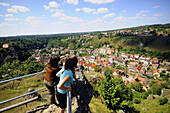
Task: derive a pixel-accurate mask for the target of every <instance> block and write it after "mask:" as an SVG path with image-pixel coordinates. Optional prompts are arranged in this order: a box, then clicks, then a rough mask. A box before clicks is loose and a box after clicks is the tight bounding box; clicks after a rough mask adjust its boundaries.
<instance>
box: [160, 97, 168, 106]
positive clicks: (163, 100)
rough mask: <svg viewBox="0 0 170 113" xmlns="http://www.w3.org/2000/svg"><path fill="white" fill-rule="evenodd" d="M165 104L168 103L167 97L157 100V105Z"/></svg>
mask: <svg viewBox="0 0 170 113" xmlns="http://www.w3.org/2000/svg"><path fill="white" fill-rule="evenodd" d="M167 102H168V99H167V97H163V98H161V99H159V104H160V105H164V104H166V103H167Z"/></svg>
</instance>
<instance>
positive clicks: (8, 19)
mask: <svg viewBox="0 0 170 113" xmlns="http://www.w3.org/2000/svg"><path fill="white" fill-rule="evenodd" d="M4 20H6V21H17V20H18V18H5V19H4Z"/></svg>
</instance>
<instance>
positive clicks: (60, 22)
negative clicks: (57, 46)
mask: <svg viewBox="0 0 170 113" xmlns="http://www.w3.org/2000/svg"><path fill="white" fill-rule="evenodd" d="M63 23H64V22H63V21H58V22H53V23H51V24H53V25H56V24H63Z"/></svg>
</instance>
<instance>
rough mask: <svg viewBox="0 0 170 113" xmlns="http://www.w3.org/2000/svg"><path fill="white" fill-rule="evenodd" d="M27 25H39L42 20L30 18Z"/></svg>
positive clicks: (27, 19)
mask: <svg viewBox="0 0 170 113" xmlns="http://www.w3.org/2000/svg"><path fill="white" fill-rule="evenodd" d="M25 22H26V23H29V24H32V25H37V24H39V23H40V20H39V19H38V18H37V17H33V16H29V17H27V18H26V20H25Z"/></svg>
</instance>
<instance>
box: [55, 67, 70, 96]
mask: <svg viewBox="0 0 170 113" xmlns="http://www.w3.org/2000/svg"><path fill="white" fill-rule="evenodd" d="M65 76H70V77H71V78H70V79H69V80H68V81H67V82H66V83H65V84H64V87H68V86H69V85H70V82H73V73H72V71H71V70H65V71H64V72H63V73H62V74H60V81H59V84H60V82H61V81H62V80H63V78H64V77H65ZM57 91H58V92H59V93H61V94H65V93H67V91H65V90H61V89H59V88H58V85H57Z"/></svg>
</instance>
